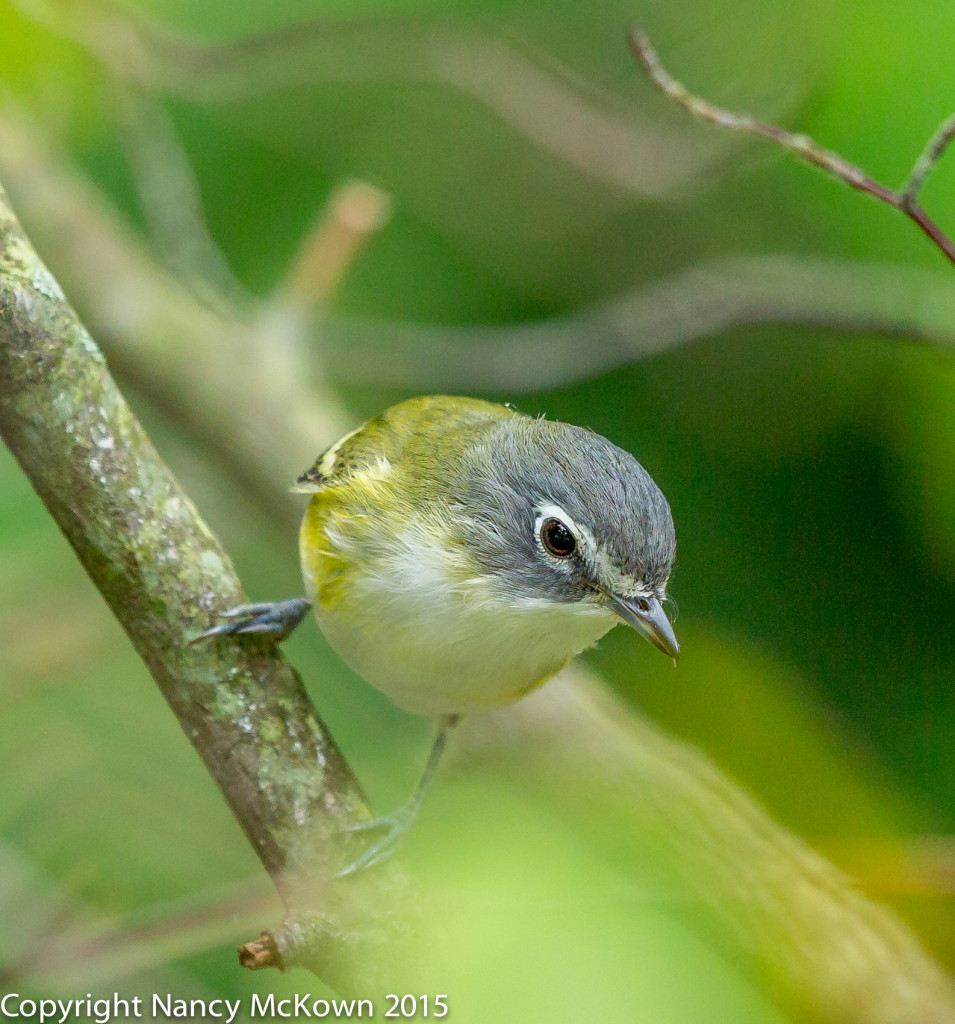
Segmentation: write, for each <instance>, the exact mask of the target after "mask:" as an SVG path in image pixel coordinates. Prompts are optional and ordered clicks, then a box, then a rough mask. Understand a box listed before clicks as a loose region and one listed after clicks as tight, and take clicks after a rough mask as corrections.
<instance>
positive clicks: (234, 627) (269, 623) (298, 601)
mask: <svg viewBox="0 0 955 1024" xmlns="http://www.w3.org/2000/svg"><path fill="white" fill-rule="evenodd" d="M311 607H312V603H311V601H308V600H306V599H305V598H304V597H293V598H291V599H290V600H288V601H261V602H259V603H258V604H240V605H239V606H238V607H236V608H230V609H229V610H228V611H227V612H220V614H219V618H220V619H223V620H225V621H223V622H220V623H219V624H218V625H217V626H213V627H212V628H211V629H207V630H206V631H205V632H204V633H200V634H199V635H198V636H196V637H193V638H192V639H191V640H190V641H189V644H188V646H190V647H191V646H192V645H193V644H197V643H200V642H201V641H202V640H208V639H209V638H210V637H214V636H227V635H231V634H243V633H244V634H249V633H258V634H264V635H266V636H271V637H273V638H274V639H275V642H276V643H281V642H282V641H283V640H285V639H287V638H288V636H289V635H290V634H291V632H292V630H293V629H295V627H296V626H297V625H298V624H299V623H300V622H301V621H302V619H304V618H305V616H306V614H307V613H308V611H309V609H310V608H311Z"/></svg>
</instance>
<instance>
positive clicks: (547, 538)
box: [540, 519, 577, 558]
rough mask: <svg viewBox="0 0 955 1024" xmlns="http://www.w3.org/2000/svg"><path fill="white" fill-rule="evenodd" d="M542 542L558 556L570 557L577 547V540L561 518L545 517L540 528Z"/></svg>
mask: <svg viewBox="0 0 955 1024" xmlns="http://www.w3.org/2000/svg"><path fill="white" fill-rule="evenodd" d="M540 537H541V543H542V544H543V545H544V547H545V548H547V550H548V551H549V552H550V553H551V554H552V555H556V556H557V557H558V558H569V557H570V556H571V555H572V554H573V553H574V549H575V548H576V547H577V541H576V539H575V538H574V535H573V534H572V533H571V532H570V528H569V527H567V526H565V525H564V523H562V522H561V521H560V520H559V519H545V520H544V521H543V523H541V528H540Z"/></svg>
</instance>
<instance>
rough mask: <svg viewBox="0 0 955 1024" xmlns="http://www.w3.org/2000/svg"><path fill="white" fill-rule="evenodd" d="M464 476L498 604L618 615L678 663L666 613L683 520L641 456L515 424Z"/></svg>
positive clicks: (466, 511) (468, 534)
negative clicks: (572, 607)
mask: <svg viewBox="0 0 955 1024" xmlns="http://www.w3.org/2000/svg"><path fill="white" fill-rule="evenodd" d="M462 470H463V471H462V473H461V476H460V480H459V482H458V490H457V499H456V505H457V510H458V515H457V516H456V518H457V521H458V526H459V528H461V531H462V536H461V541H462V542H463V543H464V544H466V545H467V546H468V547H469V548H470V550H471V552H472V553H473V556H474V558H475V559H476V561H477V562H478V563H479V565H480V571H481V573H482V574H483V575H484V577H485V578H487V577H490V578H491V579H493V581H494V586H495V588H496V589H497V590H498V591H499V592H501V593H504V594H506V595H507V596H508V597H509V598H510V599H512V600H513V602H514V603H515V604H520V603H521V602H540V601H548V602H556V603H560V604H563V605H566V604H569V603H573V602H576V603H578V604H579V605H580V607H581V611H582V612H584V611H585V612H587V613H591V614H592V613H594V612H598V613H599V612H604V613H612V614H613V615H615V616H617V617H618V619H620V620H623V621H624V622H626V623H627V624H628V625H630V626H633V627H634V628H635V629H636V630H637V631H638V632H640V633H641V634H642V635H643V636H644V637H646V638H647V639H648V640H649V641H650V642H651V643H652V644H653V645H654V646H655V647H657V648H658V649H659V650H661V651H663V652H664V653H665V654H667V655H669V656H670V657H671V658H673V659H674V660H675V659H676V658H678V656H679V653H680V648H679V644H678V643H677V640H676V636H675V635H674V632H673V628H672V626H671V625H670V622H669V620H668V619H667V617H666V614H665V612H664V610H663V600H664V598H665V596H666V587H667V582H668V580H669V577H670V570H671V569H672V567H673V559H674V556H675V553H676V537H675V534H674V530H673V518H672V516H671V514H670V506H669V505H668V504H667V500H666V498H664V496H663V494H662V492H661V491H660V489H659V487H657V485H656V484H655V483H654V482H653V480H652V479H651V478H650V475H649V474H648V473H647V471H646V470H645V469H644V468H643V467H642V466H641V465H640V464H639V463H638V462H637V460H636V459H634V458H633V456H632V455H629V454H628V453H627V452H625V451H623V450H622V449H620V448H618V447H617V446H616V445H614V444H611V443H610V441H608V440H607V439H606V438H604V437H601V436H600V435H599V434H595V433H593V432H591V431H588V430H584V429H582V428H580V427H574V426H570V425H568V424H564V423H555V422H551V421H547V420H537V419H532V418H529V417H525V416H514V417H509V418H507V419H505V420H503V421H502V422H500V423H499V424H498V425H497V426H496V427H495V429H494V430H493V431H492V432H491V433H490V434H489V435H488V437H487V438H486V439H485V440H484V442H483V443H481V444H479V445H475V446H474V447H473V448H472V449H471V450H470V451H469V452H468V453H467V455H466V456H465V459H464V463H463V467H462Z"/></svg>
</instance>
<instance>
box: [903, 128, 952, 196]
mask: <svg viewBox="0 0 955 1024" xmlns="http://www.w3.org/2000/svg"><path fill="white" fill-rule="evenodd" d="M953 137H955V114H952V115H951V116H950V117H948V118H947V119H946V120H945V121H943V122H942V123H941V124H940V125H939V127H938V129H937V130H936V132H935V134H934V135H933V136H932V138H931V139H929V141H928V144H927V145H926V147H925V149H924V150H923V151H922V154H921V156H920V157H919V158H918V160H916V161H915V166H914V167H913V168H912V173H911V174H910V175H909V179H908V181H907V182H906V183H905V184H904V185H903V186H902V188H901V190H900V191H901V193H902V198H903V199H904V200H905V202H906V203H914V202H915V197H916V196H917V194H918V192H919V189H921V187H922V185H923V184H924V183H925V179H926V178H927V177H928V175H929V174H930V173H931V171H932V168H934V167H935V165H936V164H937V163H938V161H939V160H940V159H941V156H942V154H943V153H944V152H945V150H946V148H947V146H948V144H949V143H950V142H951V141H952V138H953Z"/></svg>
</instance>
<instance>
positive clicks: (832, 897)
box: [450, 665, 955, 1024]
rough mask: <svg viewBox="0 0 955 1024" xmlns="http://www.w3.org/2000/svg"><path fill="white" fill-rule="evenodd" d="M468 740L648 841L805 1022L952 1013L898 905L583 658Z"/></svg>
mask: <svg viewBox="0 0 955 1024" xmlns="http://www.w3.org/2000/svg"><path fill="white" fill-rule="evenodd" d="M714 685H718V682H717V681H714ZM459 739H460V742H459V743H457V744H456V745H455V746H453V747H452V749H451V754H450V759H451V760H453V759H464V758H471V759H474V758H478V757H480V758H486V759H493V760H494V762H496V763H497V762H504V763H505V764H506V765H507V767H508V780H509V784H510V785H514V786H518V787H520V788H522V789H524V790H526V791H529V792H530V793H532V794H533V795H534V796H535V797H542V798H543V799H545V800H547V801H550V802H551V803H552V805H554V806H555V807H556V808H557V809H558V810H559V811H562V812H563V813H568V814H570V815H572V816H573V819H574V821H573V823H574V824H575V825H576V826H577V827H582V826H583V827H586V828H587V830H588V834H590V835H593V836H595V837H599V839H600V840H601V841H602V842H603V844H604V845H605V846H609V847H610V848H611V849H615V848H616V849H626V848H628V847H631V848H632V847H635V846H640V845H642V844H646V843H647V839H648V837H651V839H652V840H653V841H654V843H655V844H657V847H656V848H657V849H661V850H662V851H663V852H662V854H661V855H660V856H659V864H658V867H657V870H658V877H657V879H656V881H657V882H658V884H659V887H660V891H661V892H662V893H663V894H664V896H663V898H664V899H670V900H673V901H677V902H681V903H682V902H685V901H689V902H690V903H691V904H692V905H693V906H697V907H700V908H704V909H705V910H706V912H707V916H708V918H709V921H710V922H711V923H712V925H713V926H714V928H715V930H716V935H717V936H718V937H719V939H720V940H721V941H720V943H719V946H720V948H722V949H723V950H724V952H725V951H729V950H732V951H733V952H735V953H737V954H740V955H742V956H743V957H744V958H745V960H746V961H747V962H748V963H749V964H751V965H752V966H753V967H754V968H755V971H756V974H757V976H759V977H761V978H764V979H768V980H769V982H770V987H771V989H772V990H773V991H774V992H775V993H776V995H777V996H778V997H780V998H782V1000H783V1001H784V1002H785V1003H786V1004H787V1005H788V1006H790V1007H791V1008H792V1009H793V1010H794V1011H795V1012H796V1014H797V1016H798V1017H799V1018H800V1019H801V1018H804V1017H805V1015H806V1013H807V1012H808V1013H809V1014H810V1015H812V1018H813V1019H818V1020H820V1021H827V1022H829V1024H899V1022H903V1021H904V1022H913V1024H914V1022H916V1021H917V1022H918V1024H942V1022H948V1024H950V1022H952V1021H955V985H953V982H952V979H951V978H950V977H949V976H948V975H947V974H946V973H945V972H944V971H942V970H941V969H940V968H939V967H938V966H937V965H936V964H935V963H934V962H933V961H932V959H931V958H930V957H929V956H928V955H927V954H926V952H925V950H924V949H923V948H922V947H921V945H920V944H919V942H918V940H917V939H916V938H915V937H914V936H913V935H912V933H911V932H910V931H909V930H908V928H907V927H906V926H905V925H904V924H903V923H902V922H901V921H900V920H899V919H898V918H897V917H896V916H895V915H894V914H893V913H892V912H891V911H889V910H888V909H886V908H885V907H882V906H880V905H879V904H877V903H875V902H873V901H872V900H870V899H868V898H867V897H866V896H865V895H863V894H862V893H861V892H860V891H859V890H858V888H857V887H856V886H855V885H854V884H853V882H852V881H851V880H850V879H849V878H847V877H846V876H845V875H843V874H842V873H841V872H840V871H838V870H837V869H836V868H834V867H833V866H832V865H831V864H829V863H828V862H827V861H826V860H825V859H824V858H823V857H821V856H820V855H819V854H817V853H816V852H815V851H813V850H812V849H810V848H809V847H808V846H807V845H806V844H805V843H804V842H803V841H802V840H801V839H799V838H798V837H796V836H794V835H792V834H791V833H789V832H787V831H786V829H784V828H783V827H782V826H780V825H778V824H777V823H776V822H775V821H773V819H772V818H771V817H770V816H769V815H768V814H767V813H766V812H765V811H764V810H763V808H762V807H760V806H759V805H758V804H757V803H756V801H755V800H754V799H753V798H752V797H751V796H749V794H747V793H746V792H745V791H743V790H742V789H740V788H739V787H738V786H737V785H735V783H733V782H732V781H731V780H730V779H728V778H727V777H726V776H725V775H723V774H722V773H721V772H720V771H719V769H718V768H717V767H716V766H715V765H714V764H713V763H712V762H711V761H710V760H709V759H708V758H707V757H706V756H705V755H704V754H702V753H701V752H700V751H698V750H696V749H695V748H693V747H691V746H689V745H688V744H685V743H681V742H680V741H679V740H676V739H673V738H672V737H670V736H667V735H665V734H664V733H663V732H661V731H660V730H659V729H658V728H656V727H655V726H653V725H652V724H650V723H649V722H648V721H647V720H646V719H644V718H642V717H641V716H640V715H638V714H637V713H635V712H634V711H633V710H632V709H631V708H630V707H628V706H627V705H626V704H625V703H624V702H623V701H622V700H620V699H619V698H617V697H615V696H614V695H612V694H611V693H610V692H609V691H608V690H607V688H606V686H604V685H602V683H601V681H600V680H598V679H595V678H594V677H593V676H591V675H590V674H589V673H588V672H586V671H585V670H584V669H583V668H582V667H581V666H579V665H574V666H571V667H570V668H569V669H565V670H564V672H563V673H562V674H561V675H560V676H559V677H557V678H556V679H554V680H552V681H551V682H550V683H548V684H547V685H546V686H544V687H543V688H542V689H541V690H539V691H537V692H536V693H533V694H531V695H530V696H529V697H525V698H524V699H523V700H522V701H521V702H520V703H519V704H517V705H515V706H514V707H510V708H507V709H504V710H502V711H496V712H493V713H492V714H489V715H486V716H481V717H475V718H474V719H466V720H465V721H464V723H463V724H462V726H461V727H460V737H459ZM584 823H585V824H584Z"/></svg>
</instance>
